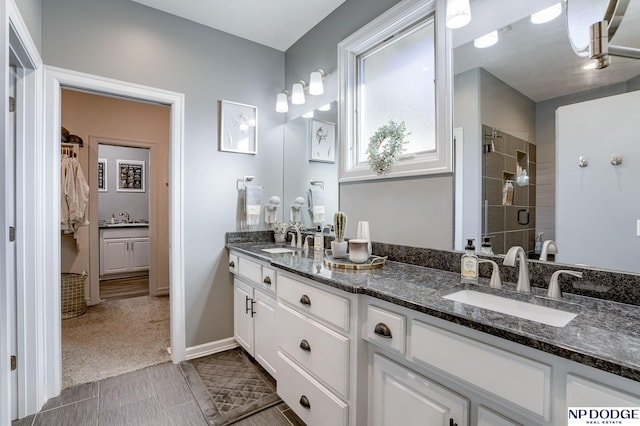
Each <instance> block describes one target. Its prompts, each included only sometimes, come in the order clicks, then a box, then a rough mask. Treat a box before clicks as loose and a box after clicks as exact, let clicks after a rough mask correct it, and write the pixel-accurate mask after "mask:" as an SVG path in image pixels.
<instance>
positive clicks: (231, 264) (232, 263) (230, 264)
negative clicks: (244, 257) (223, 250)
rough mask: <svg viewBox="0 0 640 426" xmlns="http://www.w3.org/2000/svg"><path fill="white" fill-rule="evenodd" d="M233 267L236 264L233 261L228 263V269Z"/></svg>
mask: <svg viewBox="0 0 640 426" xmlns="http://www.w3.org/2000/svg"><path fill="white" fill-rule="evenodd" d="M235 267H236V263H235V262H234V261H233V260H232V261H231V262H229V268H235Z"/></svg>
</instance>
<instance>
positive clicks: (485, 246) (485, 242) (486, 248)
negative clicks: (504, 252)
mask: <svg viewBox="0 0 640 426" xmlns="http://www.w3.org/2000/svg"><path fill="white" fill-rule="evenodd" d="M490 239H491V237H484V238H482V245H481V246H480V253H481V254H493V248H492V247H491V241H490Z"/></svg>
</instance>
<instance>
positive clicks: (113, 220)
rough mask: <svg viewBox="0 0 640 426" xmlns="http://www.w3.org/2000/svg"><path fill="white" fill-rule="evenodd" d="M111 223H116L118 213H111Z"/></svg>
mask: <svg viewBox="0 0 640 426" xmlns="http://www.w3.org/2000/svg"><path fill="white" fill-rule="evenodd" d="M111 223H116V214H115V213H111Z"/></svg>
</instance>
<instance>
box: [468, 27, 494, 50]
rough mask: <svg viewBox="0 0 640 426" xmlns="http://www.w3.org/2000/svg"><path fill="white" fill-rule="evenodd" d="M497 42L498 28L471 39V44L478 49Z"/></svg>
mask: <svg viewBox="0 0 640 426" xmlns="http://www.w3.org/2000/svg"><path fill="white" fill-rule="evenodd" d="M497 42H498V30H495V31H491V32H490V33H488V34H485V35H483V36H482V37H478V38H477V39H475V40H473V45H474V46H475V47H477V48H478V49H484V48H485V47H490V46H493V45H494V44H496V43H497Z"/></svg>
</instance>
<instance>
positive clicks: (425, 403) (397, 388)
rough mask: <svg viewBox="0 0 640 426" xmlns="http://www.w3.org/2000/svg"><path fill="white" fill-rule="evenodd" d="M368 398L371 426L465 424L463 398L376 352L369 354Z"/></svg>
mask: <svg viewBox="0 0 640 426" xmlns="http://www.w3.org/2000/svg"><path fill="white" fill-rule="evenodd" d="M372 376H373V377H372V379H373V380H372V382H373V383H372V390H371V399H370V401H369V412H370V414H371V422H370V423H371V424H372V425H374V426H383V425H385V426H386V425H402V426H413V425H415V426H424V425H430V426H451V425H458V426H466V425H468V424H469V407H468V405H469V403H468V401H467V400H466V399H464V398H462V397H460V396H459V395H457V394H455V393H453V392H451V391H449V390H447V389H445V388H443V387H442V386H440V385H438V384H436V383H434V382H432V381H431V380H428V379H426V378H425V377H422V376H420V375H419V374H417V373H415V372H413V371H411V370H409V369H407V368H405V367H403V366H401V365H400V364H396V363H395V362H393V361H391V360H389V359H387V358H385V357H383V356H381V355H379V354H377V353H376V354H374V355H373V371H372Z"/></svg>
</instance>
